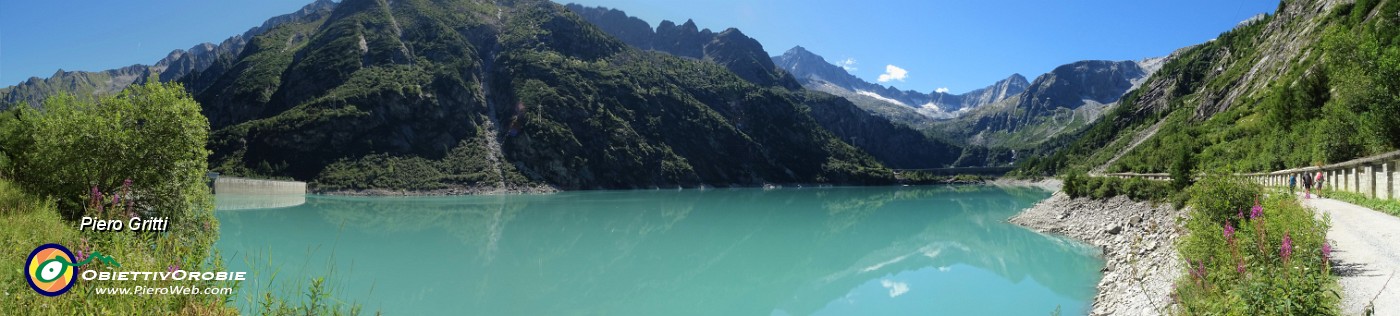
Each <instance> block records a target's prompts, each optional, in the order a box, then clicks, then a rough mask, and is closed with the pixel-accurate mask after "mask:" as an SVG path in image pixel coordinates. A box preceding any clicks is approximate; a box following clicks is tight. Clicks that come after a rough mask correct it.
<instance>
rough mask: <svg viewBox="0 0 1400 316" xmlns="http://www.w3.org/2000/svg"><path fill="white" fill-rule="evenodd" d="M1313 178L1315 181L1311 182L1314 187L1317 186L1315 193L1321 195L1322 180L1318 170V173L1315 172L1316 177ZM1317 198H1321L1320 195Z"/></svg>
mask: <svg viewBox="0 0 1400 316" xmlns="http://www.w3.org/2000/svg"><path fill="white" fill-rule="evenodd" d="M1315 178H1317V179H1316V180H1313V184H1316V185H1317V192H1318V193H1322V180H1323V177H1322V171H1320V170H1319V171H1318V172H1317V176H1316V177H1315ZM1318 197H1322V196H1321V195H1318Z"/></svg>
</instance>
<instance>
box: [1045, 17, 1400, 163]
mask: <svg viewBox="0 0 1400 316" xmlns="http://www.w3.org/2000/svg"><path fill="white" fill-rule="evenodd" d="M1397 12H1400V2H1397V1H1371V0H1363V1H1357V2H1355V3H1350V2H1346V1H1325V0H1324V1H1301V0H1300V1H1285V2H1282V3H1280V5H1279V9H1278V11H1277V12H1275V14H1273V15H1269V16H1266V17H1263V18H1262V19H1257V20H1252V21H1249V22H1246V23H1244V24H1242V25H1240V26H1237V27H1236V28H1235V29H1233V30H1230V31H1228V32H1225V33H1223V34H1221V35H1220V36H1219V37H1218V38H1216V39H1214V40H1211V41H1209V42H1206V43H1203V44H1200V45H1197V46H1193V47H1189V48H1186V49H1183V50H1182V51H1179V52H1178V53H1177V57H1176V58H1174V59H1172V60H1171V61H1169V62H1167V63H1166V64H1165V65H1164V66H1163V68H1162V69H1161V70H1160V71H1158V72H1157V73H1156V74H1155V75H1154V76H1152V77H1151V79H1149V80H1148V82H1146V83H1145V84H1143V85H1142V86H1141V87H1140V88H1139V89H1137V90H1134V91H1133V92H1131V93H1129V95H1128V96H1126V97H1124V100H1123V103H1122V105H1121V106H1119V107H1117V108H1115V109H1113V110H1111V111H1110V112H1109V113H1107V114H1106V115H1105V117H1104V119H1102V120H1100V121H1099V122H1098V123H1095V124H1094V125H1092V126H1091V127H1090V128H1088V129H1087V130H1085V131H1084V132H1082V133H1079V134H1077V135H1071V136H1066V137H1063V138H1060V139H1057V140H1054V141H1051V142H1047V143H1046V145H1045V146H1044V147H1043V148H1042V152H1053V154H1045V155H1044V156H1042V157H1037V158H1035V159H1032V161H1028V162H1026V163H1025V164H1023V166H1022V168H1021V172H1024V173H1026V174H1052V173H1056V172H1063V171H1065V170H1070V169H1080V170H1090V169H1094V168H1100V167H1101V168H1102V169H1103V170H1106V171H1110V172H1115V171H1135V172H1163V171H1166V170H1167V168H1169V167H1171V166H1172V165H1173V164H1176V163H1179V162H1180V163H1184V165H1189V166H1194V167H1197V168H1205V169H1211V170H1226V171H1264V170H1277V169H1284V168H1293V167H1301V166H1306V165H1314V164H1322V163H1332V162H1339V161H1344V160H1348V159H1352V158H1356V157H1361V156H1366V155H1370V154H1376V153H1381V152H1386V151H1391V150H1394V149H1395V148H1397V147H1400V25H1397V21H1400V15H1398V14H1397ZM1135 139H1136V140H1137V141H1135ZM1134 144H1136V146H1133V145H1134ZM1060 146H1063V149H1058V148H1056V147H1060ZM1057 149H1058V150H1057ZM1115 156H1121V158H1119V159H1117V160H1113V157H1115ZM1110 160H1113V163H1112V164H1109V165H1105V164H1106V163H1108V162H1109V161H1110Z"/></svg>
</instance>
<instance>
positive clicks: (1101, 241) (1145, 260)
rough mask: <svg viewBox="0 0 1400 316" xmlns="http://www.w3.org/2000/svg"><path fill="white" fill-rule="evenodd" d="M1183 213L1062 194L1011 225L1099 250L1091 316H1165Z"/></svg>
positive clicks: (1122, 199)
mask: <svg viewBox="0 0 1400 316" xmlns="http://www.w3.org/2000/svg"><path fill="white" fill-rule="evenodd" d="M1185 214H1186V213H1185V211H1184V210H1175V209H1172V207H1171V205H1170V204H1168V203H1159V204H1157V205H1154V204H1153V203H1151V202H1135V201H1132V200H1129V199H1128V198H1127V197H1123V196H1118V197H1113V198H1111V199H1108V200H1093V199H1089V198H1078V199H1071V198H1069V196H1068V195H1066V194H1065V193H1064V192H1056V193H1055V194H1054V195H1052V196H1051V197H1050V198H1048V199H1046V200H1044V201H1041V202H1040V203H1037V204H1036V205H1035V206H1032V207H1030V208H1028V209H1026V210H1025V211H1022V212H1021V213H1020V214H1017V215H1016V216H1013V217H1011V219H1010V222H1011V223H1014V224H1017V225H1021V226H1023V227H1027V228H1030V229H1033V230H1036V231H1039V232H1042V233H1048V234H1058V235H1064V236H1067V237H1070V238H1073V239H1076V240H1079V241H1081V242H1084V243H1087V244H1090V245H1093V246H1095V247H1098V248H1099V249H1100V250H1101V251H1102V255H1103V259H1104V268H1103V278H1102V279H1100V280H1099V284H1098V294H1097V295H1095V296H1094V303H1093V308H1092V310H1091V311H1090V313H1089V314H1090V315H1161V314H1168V313H1169V312H1170V310H1169V309H1170V304H1171V298H1170V297H1171V290H1172V283H1173V282H1175V281H1176V279H1177V276H1179V275H1180V273H1181V271H1182V263H1181V259H1180V257H1178V256H1177V252H1176V244H1175V242H1176V240H1177V238H1178V237H1180V236H1181V235H1182V234H1184V231H1183V230H1182V229H1180V228H1179V226H1178V225H1177V219H1178V218H1180V217H1182V216H1185Z"/></svg>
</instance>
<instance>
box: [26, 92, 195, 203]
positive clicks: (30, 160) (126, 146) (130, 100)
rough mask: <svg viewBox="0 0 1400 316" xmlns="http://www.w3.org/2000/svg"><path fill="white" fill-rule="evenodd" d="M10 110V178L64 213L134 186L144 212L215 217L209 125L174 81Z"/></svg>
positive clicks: (53, 99)
mask: <svg viewBox="0 0 1400 316" xmlns="http://www.w3.org/2000/svg"><path fill="white" fill-rule="evenodd" d="M12 111H14V112H11V113H9V114H8V115H7V116H11V115H12V116H13V118H12V119H10V120H6V123H4V125H5V126H4V128H0V131H3V133H4V135H0V139H3V142H4V145H5V151H6V153H5V155H6V156H8V157H9V159H10V160H11V162H10V164H12V165H13V170H14V175H13V178H14V179H15V180H17V182H18V183H19V184H20V186H21V187H23V188H25V190H26V191H29V192H32V193H34V194H38V195H40V196H47V197H51V198H53V199H55V201H56V202H58V207H59V211H60V213H61V214H63V215H65V216H66V217H68V218H75V217H77V216H81V215H82V214H84V213H86V212H90V211H91V210H87V208H88V207H89V206H90V204H91V203H86V201H89V200H90V199H91V197H90V196H95V195H98V193H103V194H104V195H105V193H104V192H115V191H114V190H117V189H118V188H121V187H130V188H134V189H135V190H137V191H136V192H134V193H133V194H131V196H132V197H133V198H134V199H135V201H133V202H135V209H136V211H137V212H139V213H141V215H146V216H168V217H170V218H171V220H172V223H181V222H184V223H189V224H195V223H196V222H200V223H202V222H203V221H205V220H208V219H209V218H208V217H212V216H211V215H210V214H208V213H210V212H209V207H210V206H211V205H212V204H211V201H210V199H209V194H208V192H209V191H208V190H209V189H208V186H207V185H206V184H205V179H206V178H205V170H207V169H208V168H207V162H206V157H207V156H208V151H207V150H205V148H204V145H205V141H206V138H207V137H208V134H209V123H208V121H207V120H206V119H205V118H204V116H203V115H201V114H200V106H199V104H198V103H196V102H195V101H194V99H193V98H191V97H190V95H189V94H188V93H187V92H185V90H184V88H183V87H181V86H180V85H179V84H174V83H171V84H164V83H148V84H144V85H134V86H131V87H129V88H127V89H126V90H125V91H122V92H121V93H120V94H118V95H115V96H110V97H102V98H99V99H97V100H91V99H81V98H78V97H75V96H72V95H58V96H54V97H50V98H48V99H47V100H45V101H44V104H43V106H42V107H39V108H28V107H23V106H21V107H17V108H16V109H14V110H12ZM128 180H129V181H130V182H131V183H134V185H124V183H126V182H127V181H128ZM196 216H200V217H201V218H199V219H196V218H195V217H196Z"/></svg>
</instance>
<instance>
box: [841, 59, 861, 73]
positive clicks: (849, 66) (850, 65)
mask: <svg viewBox="0 0 1400 316" xmlns="http://www.w3.org/2000/svg"><path fill="white" fill-rule="evenodd" d="M836 65H837V66H841V69H845V70H846V71H847V72H851V71H856V69H857V68H856V59H855V58H846V60H842V61H841V62H839V63H836Z"/></svg>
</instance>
